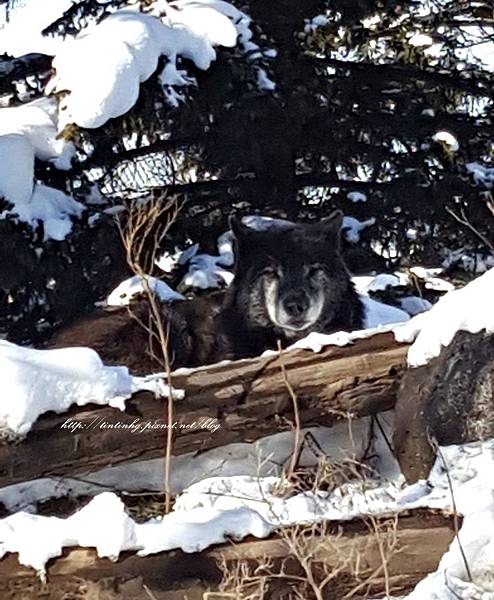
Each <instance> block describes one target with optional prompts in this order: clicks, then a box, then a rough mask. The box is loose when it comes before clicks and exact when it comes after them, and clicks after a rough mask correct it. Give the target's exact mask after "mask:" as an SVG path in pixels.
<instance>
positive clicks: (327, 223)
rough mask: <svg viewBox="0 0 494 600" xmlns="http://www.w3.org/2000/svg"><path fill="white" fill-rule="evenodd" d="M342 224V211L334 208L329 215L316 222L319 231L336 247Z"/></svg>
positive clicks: (338, 243) (338, 242)
mask: <svg viewBox="0 0 494 600" xmlns="http://www.w3.org/2000/svg"><path fill="white" fill-rule="evenodd" d="M342 225H343V212H342V211H341V210H334V211H333V212H332V213H331V214H330V215H329V216H327V217H325V218H324V219H321V221H320V223H318V229H319V231H320V232H321V233H322V234H323V235H324V237H325V238H326V239H327V240H330V241H332V242H333V243H334V244H335V245H336V247H339V245H340V239H341V226H342Z"/></svg>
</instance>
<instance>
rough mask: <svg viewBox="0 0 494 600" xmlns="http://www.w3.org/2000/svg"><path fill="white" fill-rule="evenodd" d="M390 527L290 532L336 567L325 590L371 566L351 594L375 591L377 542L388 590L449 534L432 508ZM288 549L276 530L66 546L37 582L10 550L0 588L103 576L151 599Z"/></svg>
mask: <svg viewBox="0 0 494 600" xmlns="http://www.w3.org/2000/svg"><path fill="white" fill-rule="evenodd" d="M390 527H391V526H390V523H389V521H388V522H387V524H383V522H377V527H376V529H375V530H374V529H373V528H369V526H368V524H367V525H366V524H365V523H364V522H362V521H360V520H355V521H352V522H349V523H333V524H332V525H331V528H330V529H329V530H328V531H327V532H325V534H324V536H323V537H316V536H313V535H311V534H310V530H305V531H304V529H303V528H301V529H300V530H299V531H298V535H301V536H302V535H307V534H308V535H309V537H308V538H307V539H306V542H305V543H306V545H307V549H308V552H312V551H313V552H314V556H315V559H316V560H315V563H316V568H319V566H320V565H324V567H325V568H326V569H329V570H332V569H333V570H334V569H336V568H339V569H341V572H340V573H339V575H338V578H337V579H336V580H335V581H333V582H332V583H331V589H332V591H335V587H337V588H338V593H341V595H334V596H328V597H331V598H340V597H342V596H343V595H344V593H346V592H348V591H349V590H351V589H354V588H355V587H356V586H357V585H358V584H359V583H362V582H364V581H365V580H366V579H367V578H368V577H369V575H370V574H371V573H374V577H373V579H372V585H369V586H367V585H365V586H364V587H363V589H362V591H361V593H360V594H356V595H355V597H356V598H359V597H362V598H363V597H366V593H367V592H368V591H369V590H370V589H372V592H373V593H379V592H383V591H384V589H385V574H384V572H383V570H382V569H380V566H381V565H382V558H381V554H380V550H379V546H380V545H381V547H384V548H385V547H386V545H387V543H388V542H389V539H390V536H391V537H395V539H396V546H395V549H394V551H393V552H391V553H390V554H389V556H388V557H387V558H388V559H389V560H388V563H387V577H388V582H389V586H390V591H391V592H395V593H396V592H400V591H403V590H409V589H411V588H412V587H413V586H414V585H415V584H416V583H417V582H418V581H420V580H421V579H422V578H423V577H425V576H426V575H427V574H428V573H430V572H432V571H434V570H435V569H436V568H437V565H438V563H439V560H440V558H441V556H442V555H443V554H444V552H445V551H446V550H447V548H448V546H449V544H450V543H451V542H452V540H453V538H454V523H453V518H452V517H451V516H446V515H444V514H442V513H439V512H434V511H426V510H417V511H413V512H412V513H410V514H408V515H402V516H400V518H399V519H398V520H397V522H396V529H395V528H394V526H393V527H391V528H390ZM376 531H377V533H376ZM291 556H293V554H292V551H291V549H290V545H289V544H287V542H286V538H285V537H284V536H281V537H280V535H273V536H271V537H270V538H268V539H265V540H257V539H254V538H249V539H247V540H245V541H243V542H241V543H236V544H224V545H221V546H216V547H213V548H210V549H208V550H206V551H204V552H201V553H197V554H185V553H183V552H181V551H171V552H162V553H159V554H154V555H150V556H146V557H138V556H137V555H136V554H134V553H125V554H124V555H123V556H122V557H121V558H120V559H119V560H118V561H117V562H111V561H109V560H108V559H99V558H98V557H97V556H96V552H95V551H94V550H93V549H90V548H73V549H67V550H65V551H64V553H63V556H61V557H59V558H56V559H53V560H52V561H50V563H49V565H48V569H47V584H42V583H40V582H39V581H38V580H37V578H36V576H35V574H34V572H33V570H32V569H31V568H29V567H25V566H23V565H19V563H18V561H17V557H16V555H12V554H11V555H8V556H7V557H6V558H4V559H3V560H2V561H0V596H1V597H2V598H10V597H12V598H16V600H19V599H20V600H22V599H23V598H37V597H38V595H39V597H47V596H46V595H44V596H43V595H42V594H43V591H44V592H45V594H46V593H47V592H49V594H50V595H49V597H50V598H58V595H57V590H60V589H62V590H64V591H65V593H66V590H67V589H68V588H70V585H71V584H72V585H74V584H77V583H79V584H80V583H81V582H85V584H86V586H87V587H89V588H90V586H89V585H88V582H102V581H106V582H107V584H108V582H111V588H112V589H113V590H114V591H117V592H118V595H117V596H115V598H122V599H124V600H127V599H130V598H132V599H134V598H136V599H137V598H141V599H142V598H147V597H149V596H148V595H147V594H146V593H144V592H145V588H144V586H146V587H147V588H148V589H149V590H152V596H151V597H155V598H156V599H157V600H172V599H175V598H185V597H187V598H202V593H203V592H204V590H206V589H212V590H214V589H217V586H218V583H219V581H220V580H221V569H220V568H219V564H220V563H221V562H224V563H225V564H226V566H227V568H228V570H229V571H230V572H233V570H234V569H235V567H236V566H237V565H238V564H239V563H246V564H259V563H261V564H265V563H266V559H271V560H272V562H273V569H274V570H273V572H276V569H277V568H279V566H280V564H281V561H282V560H284V559H287V557H288V558H290V557H291ZM349 557H351V559H350V560H348V558H349ZM291 560H292V563H293V564H292V565H291V566H290V572H292V573H297V572H298V571H297V566H296V565H297V561H296V560H293V558H292V559H291ZM285 566H287V565H286V562H285ZM12 590H15V591H16V595H10V594H12ZM22 590H28V591H29V594H30V595H26V596H24V595H23V593H22ZM60 597H62V594H60ZM65 597H67V596H65ZM76 597H79V596H76ZM95 597H99V596H95ZM102 597H103V596H102ZM104 597H105V598H106V597H109V598H113V596H104Z"/></svg>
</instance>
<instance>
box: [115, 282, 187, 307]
mask: <svg viewBox="0 0 494 600" xmlns="http://www.w3.org/2000/svg"><path fill="white" fill-rule="evenodd" d="M146 281H147V286H148V287H149V289H150V291H151V292H153V293H154V294H156V296H157V297H158V298H159V299H160V300H161V301H162V302H172V301H174V300H185V298H184V296H182V294H179V293H178V292H176V291H175V290H174V289H172V288H171V287H170V286H169V285H168V284H167V283H165V282H164V281H161V279H157V278H156V277H151V276H149V275H146ZM145 292H146V286H145V285H144V281H143V280H142V278H141V277H140V276H139V275H134V276H133V277H130V278H129V279H126V280H125V281H122V283H120V284H119V285H117V287H116V288H115V289H114V290H113V291H112V292H111V293H110V294H109V295H108V297H107V299H106V304H107V305H108V306H128V305H129V303H130V301H131V299H132V298H134V297H135V296H137V295H138V294H144V293H145Z"/></svg>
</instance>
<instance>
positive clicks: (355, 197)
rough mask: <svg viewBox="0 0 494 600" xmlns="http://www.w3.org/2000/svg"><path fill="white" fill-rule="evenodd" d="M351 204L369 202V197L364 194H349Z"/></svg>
mask: <svg viewBox="0 0 494 600" xmlns="http://www.w3.org/2000/svg"><path fill="white" fill-rule="evenodd" d="M346 197H347V199H348V200H350V202H353V203H355V202H367V196H366V195H365V194H364V193H363V192H348V194H347V195H346Z"/></svg>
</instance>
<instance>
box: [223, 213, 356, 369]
mask: <svg viewBox="0 0 494 600" xmlns="http://www.w3.org/2000/svg"><path fill="white" fill-rule="evenodd" d="M342 219H343V214H342V213H341V211H335V212H334V213H332V214H331V215H330V216H329V217H328V218H327V219H325V220H323V221H322V222H320V223H314V224H306V225H300V224H293V225H292V224H289V223H288V222H287V224H286V225H284V226H283V227H280V228H272V229H270V230H269V231H255V230H253V229H251V228H249V227H247V226H245V225H243V224H242V222H241V221H238V220H237V219H235V218H232V219H231V220H230V226H231V229H232V231H233V234H234V236H235V257H236V258H235V278H234V281H233V283H232V285H231V287H230V289H229V291H228V292H227V297H226V301H225V305H224V307H223V310H222V311H221V313H220V315H219V320H220V329H221V331H222V333H223V334H224V335H225V337H226V339H227V342H228V344H229V347H230V351H231V353H232V354H233V355H234V357H235V358H240V357H245V356H256V355H258V354H260V353H261V352H262V351H263V350H265V349H266V348H275V347H276V345H277V340H280V342H281V344H282V346H285V345H287V344H289V343H293V342H295V341H296V340H298V339H300V338H302V337H305V336H306V335H308V334H309V333H311V332H313V331H315V332H320V333H331V332H334V331H339V330H347V331H351V330H355V329H360V328H361V327H362V323H363V316H364V308H363V305H362V303H361V301H360V299H359V296H358V294H357V292H356V291H355V289H354V287H353V283H352V281H351V279H350V275H349V273H348V271H347V269H346V267H345V264H344V263H343V260H342V258H341V255H340V235H341V233H340V231H341V225H342Z"/></svg>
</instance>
